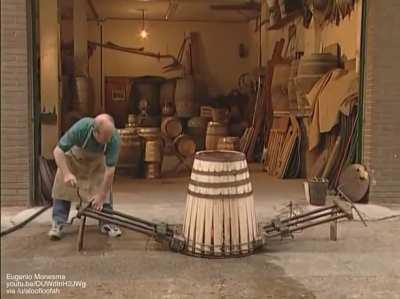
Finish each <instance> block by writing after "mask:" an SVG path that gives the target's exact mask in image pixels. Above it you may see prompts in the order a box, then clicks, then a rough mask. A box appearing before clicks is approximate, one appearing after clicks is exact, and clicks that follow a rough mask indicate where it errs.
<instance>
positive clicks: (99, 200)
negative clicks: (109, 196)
mask: <svg viewBox="0 0 400 299" xmlns="http://www.w3.org/2000/svg"><path fill="white" fill-rule="evenodd" d="M105 199H106V194H105V193H97V194H96V195H95V196H93V198H92V200H91V202H92V206H93V208H95V209H96V210H99V211H100V210H101V209H102V208H103V203H104V201H105Z"/></svg>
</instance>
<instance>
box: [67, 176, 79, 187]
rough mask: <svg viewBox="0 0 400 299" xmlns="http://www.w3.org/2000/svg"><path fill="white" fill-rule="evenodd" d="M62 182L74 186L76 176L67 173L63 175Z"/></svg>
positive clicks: (75, 184)
mask: <svg viewBox="0 0 400 299" xmlns="http://www.w3.org/2000/svg"><path fill="white" fill-rule="evenodd" d="M64 183H65V184H67V185H70V186H72V187H76V186H77V184H78V181H77V180H76V177H75V176H74V175H73V174H72V173H67V174H66V175H64Z"/></svg>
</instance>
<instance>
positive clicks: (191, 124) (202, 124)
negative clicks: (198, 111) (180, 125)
mask: <svg viewBox="0 0 400 299" xmlns="http://www.w3.org/2000/svg"><path fill="white" fill-rule="evenodd" d="M207 123H208V120H207V118H205V117H201V116H195V117H192V118H191V119H189V120H188V122H187V133H188V134H189V135H190V136H192V137H193V139H194V142H195V143H196V150H203V149H204V142H205V139H206V132H207Z"/></svg>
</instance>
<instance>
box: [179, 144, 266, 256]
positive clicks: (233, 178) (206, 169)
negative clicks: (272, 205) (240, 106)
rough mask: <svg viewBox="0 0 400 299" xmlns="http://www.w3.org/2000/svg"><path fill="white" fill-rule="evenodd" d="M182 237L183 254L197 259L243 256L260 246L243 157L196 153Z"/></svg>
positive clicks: (233, 154) (214, 152)
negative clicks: (202, 257) (199, 257)
mask: <svg viewBox="0 0 400 299" xmlns="http://www.w3.org/2000/svg"><path fill="white" fill-rule="evenodd" d="M183 233H184V236H185V239H186V244H187V246H186V250H187V253H188V254H193V255H197V256H208V257H220V256H235V255H246V254H251V253H252V252H254V251H255V250H256V249H257V248H258V247H259V246H260V245H261V241H260V237H259V234H258V230H257V225H256V215H255V210H254V201H253V191H252V186H251V182H250V175H249V171H248V167H247V162H246V158H245V155H244V154H243V153H240V152H234V151H201V152H197V153H196V156H195V160H194V164H193V169H192V174H191V177H190V182H189V187H188V195H187V202H186V212H185V220H184V224H183Z"/></svg>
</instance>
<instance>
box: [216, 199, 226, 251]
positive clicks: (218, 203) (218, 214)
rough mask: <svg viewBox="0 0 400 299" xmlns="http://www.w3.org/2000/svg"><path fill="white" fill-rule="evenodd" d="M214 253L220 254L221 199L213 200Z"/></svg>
mask: <svg viewBox="0 0 400 299" xmlns="http://www.w3.org/2000/svg"><path fill="white" fill-rule="evenodd" d="M214 224H215V225H214V253H215V254H216V255H221V254H222V243H223V239H224V238H223V227H224V214H223V203H222V199H217V200H214Z"/></svg>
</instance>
